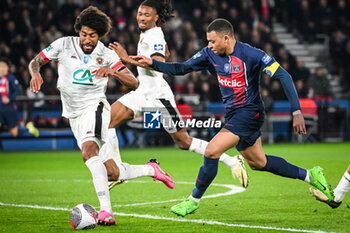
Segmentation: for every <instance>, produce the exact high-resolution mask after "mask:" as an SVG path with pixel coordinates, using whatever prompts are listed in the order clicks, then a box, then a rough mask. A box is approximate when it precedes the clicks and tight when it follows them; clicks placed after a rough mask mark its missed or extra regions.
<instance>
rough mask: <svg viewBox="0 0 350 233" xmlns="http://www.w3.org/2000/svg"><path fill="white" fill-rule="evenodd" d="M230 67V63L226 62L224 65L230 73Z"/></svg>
mask: <svg viewBox="0 0 350 233" xmlns="http://www.w3.org/2000/svg"><path fill="white" fill-rule="evenodd" d="M230 69H231V66H230V64H228V63H226V64H225V66H224V70H225V72H226V73H228V72H229V71H230Z"/></svg>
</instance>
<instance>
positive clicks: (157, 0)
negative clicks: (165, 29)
mask: <svg viewBox="0 0 350 233" xmlns="http://www.w3.org/2000/svg"><path fill="white" fill-rule="evenodd" d="M141 6H149V7H152V8H153V9H155V10H156V11H157V14H158V15H159V19H158V21H157V25H158V26H160V25H162V24H164V23H165V22H166V21H167V20H168V19H170V18H171V17H173V9H172V7H171V2H170V0H145V1H143V2H142V3H141Z"/></svg>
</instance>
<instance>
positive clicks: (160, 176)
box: [147, 159, 174, 189]
mask: <svg viewBox="0 0 350 233" xmlns="http://www.w3.org/2000/svg"><path fill="white" fill-rule="evenodd" d="M147 165H150V166H152V167H153V169H154V176H153V180H154V181H156V180H159V181H162V182H163V183H164V184H165V185H166V186H167V187H168V188H170V189H173V188H174V181H173V179H172V178H171V176H170V175H169V174H168V173H165V172H163V170H162V169H161V168H160V167H159V163H158V162H157V160H156V159H150V160H149V161H148V163H147Z"/></svg>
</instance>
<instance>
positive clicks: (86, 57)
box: [83, 56, 89, 64]
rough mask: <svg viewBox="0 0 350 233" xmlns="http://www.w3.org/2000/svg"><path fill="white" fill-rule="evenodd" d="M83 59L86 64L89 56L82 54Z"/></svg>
mask: <svg viewBox="0 0 350 233" xmlns="http://www.w3.org/2000/svg"><path fill="white" fill-rule="evenodd" d="M83 61H84V63H85V64H87V63H88V62H89V57H88V56H84V59H83Z"/></svg>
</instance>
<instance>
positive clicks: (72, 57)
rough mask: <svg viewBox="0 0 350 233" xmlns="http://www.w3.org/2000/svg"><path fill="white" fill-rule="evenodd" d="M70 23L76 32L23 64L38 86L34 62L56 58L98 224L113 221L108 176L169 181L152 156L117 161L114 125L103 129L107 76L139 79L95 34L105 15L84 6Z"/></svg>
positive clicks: (128, 81) (105, 28)
mask: <svg viewBox="0 0 350 233" xmlns="http://www.w3.org/2000/svg"><path fill="white" fill-rule="evenodd" d="M74 28H75V30H76V31H77V32H79V37H63V38H60V39H57V40H56V41H54V42H53V43H52V44H51V45H50V46H48V47H47V48H46V49H44V50H42V51H41V52H40V54H38V55H37V56H36V57H35V58H34V59H33V60H32V61H31V62H30V64H29V70H30V73H31V75H32V79H31V81H30V88H31V90H32V91H33V92H36V93H37V92H38V91H39V90H40V87H41V85H42V83H43V79H42V77H41V75H40V73H39V71H40V67H41V66H43V65H45V64H47V63H49V62H51V61H52V60H54V61H57V62H58V76H59V77H58V81H57V86H58V89H59V90H60V93H61V99H62V107H63V112H62V115H63V116H64V117H66V118H68V119H69V123H70V126H71V129H72V131H73V133H74V136H75V138H76V140H77V143H78V146H79V148H80V149H81V152H82V157H83V160H84V162H85V164H86V166H87V167H88V168H89V170H90V172H91V174H92V178H93V183H94V186H95V190H96V193H97V196H98V199H99V202H100V212H99V217H98V222H99V224H102V225H113V224H114V223H115V218H114V216H113V213H112V207H111V201H110V196H109V189H108V188H109V187H108V180H112V181H113V180H114V181H116V180H118V179H119V180H129V179H134V178H137V177H141V176H151V177H153V178H154V179H155V180H160V181H162V182H163V183H164V184H165V185H166V186H168V187H169V188H174V183H173V181H172V179H171V177H170V176H169V175H168V174H165V173H164V172H163V171H162V170H161V169H160V167H159V165H158V163H157V162H156V161H155V160H150V161H149V162H148V163H147V164H146V165H129V164H127V163H122V162H121V159H120V155H119V150H118V144H117V143H118V141H117V137H116V133H115V129H108V127H109V124H110V119H111V107H110V105H109V103H108V102H107V100H106V96H105V91H106V88H107V77H113V78H117V79H118V80H119V81H120V82H122V83H123V84H125V85H126V86H128V87H130V88H132V89H135V88H137V87H138V85H139V82H138V80H137V79H136V78H135V77H134V75H133V74H132V73H131V72H130V71H129V70H128V69H127V68H126V67H125V66H124V65H123V63H122V62H121V61H120V59H119V57H118V55H117V54H116V53H115V52H114V51H113V50H110V49H108V48H107V47H105V46H104V45H103V44H102V43H101V42H100V41H99V38H101V37H102V36H104V35H106V34H107V33H108V32H109V31H110V29H111V21H110V19H109V18H108V16H107V15H106V14H105V13H103V12H102V11H100V10H99V9H97V8H96V7H93V6H90V7H88V8H86V9H85V10H83V11H82V12H81V13H80V15H79V16H78V17H77V19H76V22H75V25H74Z"/></svg>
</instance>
